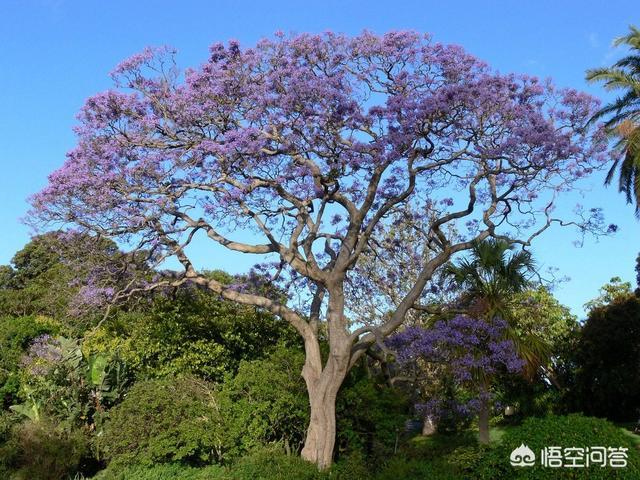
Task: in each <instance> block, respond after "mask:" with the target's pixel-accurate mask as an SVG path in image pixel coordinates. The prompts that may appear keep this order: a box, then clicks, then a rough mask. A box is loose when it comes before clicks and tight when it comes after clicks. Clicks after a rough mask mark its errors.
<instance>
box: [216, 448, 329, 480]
mask: <svg viewBox="0 0 640 480" xmlns="http://www.w3.org/2000/svg"><path fill="white" fill-rule="evenodd" d="M227 478H228V479H229V480H290V479H294V478H295V479H296V480H323V479H326V478H327V477H326V474H324V473H322V472H319V471H318V469H317V467H316V466H315V465H314V464H312V463H309V462H306V461H305V460H303V459H302V458H300V457H299V456H297V455H286V454H285V453H283V452H282V450H280V449H277V448H262V449H257V450H255V451H253V452H251V453H250V454H249V455H247V456H245V457H242V458H241V459H240V460H238V462H236V463H235V464H234V465H233V466H232V467H231V469H230V472H229V474H228V476H227Z"/></svg>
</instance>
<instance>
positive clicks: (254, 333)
mask: <svg viewBox="0 0 640 480" xmlns="http://www.w3.org/2000/svg"><path fill="white" fill-rule="evenodd" d="M211 275H216V276H217V277H220V276H222V275H223V274H222V273H220V272H216V273H211ZM280 341H284V342H286V343H290V344H291V343H294V342H297V337H296V334H295V332H294V331H293V329H292V328H291V327H290V326H289V324H288V323H286V322H284V321H280V320H278V319H276V318H274V317H273V316H272V315H270V314H268V313H265V312H263V311H259V310H257V309H255V308H253V307H246V306H242V305H238V304H234V303H232V302H229V301H222V300H220V299H219V298H218V297H217V296H215V295H213V294H211V293H210V292H208V291H205V290H203V289H200V288H196V287H183V288H180V289H178V290H175V291H172V292H162V293H158V294H156V295H155V296H154V297H153V298H152V301H151V302H150V304H149V305H146V308H145V309H144V311H139V310H136V311H130V312H120V313H119V315H118V316H116V317H115V318H113V319H111V320H110V321H109V322H106V323H105V324H104V325H103V326H102V327H101V328H99V329H98V330H97V331H94V332H91V333H90V334H89V335H87V338H86V339H85V341H84V346H83V349H84V350H85V352H86V353H108V352H113V351H118V352H119V354H120V356H121V357H122V358H123V360H125V361H126V363H127V365H128V366H129V367H130V368H131V369H132V370H134V371H136V372H137V373H138V375H139V376H141V377H145V378H149V377H155V378H159V377H163V376H167V375H182V374H190V375H194V376H197V377H200V378H203V379H206V380H209V381H215V382H218V381H222V380H223V378H224V376H225V375H227V374H229V373H231V374H235V372H236V371H237V369H238V366H239V365H240V362H241V361H243V360H247V361H249V360H255V359H259V358H262V357H264V356H265V355H266V354H268V353H269V352H270V351H271V350H272V348H273V346H274V345H276V344H277V343H278V342H280Z"/></svg>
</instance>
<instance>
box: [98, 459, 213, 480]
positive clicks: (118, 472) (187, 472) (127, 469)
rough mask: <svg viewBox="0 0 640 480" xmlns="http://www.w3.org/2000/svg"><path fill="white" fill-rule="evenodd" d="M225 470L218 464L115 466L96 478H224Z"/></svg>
mask: <svg viewBox="0 0 640 480" xmlns="http://www.w3.org/2000/svg"><path fill="white" fill-rule="evenodd" d="M223 478H224V470H223V469H222V467H219V466H217V465H211V466H208V467H203V468H195V467H188V466H185V465H180V464H170V463H169V464H160V465H154V466H141V465H130V466H124V467H123V466H115V467H109V468H107V469H106V470H103V471H102V472H100V473H99V474H98V475H96V476H95V477H93V479H94V480H217V479H220V480H223Z"/></svg>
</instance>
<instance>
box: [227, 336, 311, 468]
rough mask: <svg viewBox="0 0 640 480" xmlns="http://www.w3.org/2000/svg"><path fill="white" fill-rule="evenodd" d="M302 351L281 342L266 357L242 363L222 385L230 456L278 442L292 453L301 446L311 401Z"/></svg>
mask: <svg viewBox="0 0 640 480" xmlns="http://www.w3.org/2000/svg"><path fill="white" fill-rule="evenodd" d="M303 363H304V354H303V353H302V352H301V351H299V350H294V349H290V348H286V347H283V346H279V347H278V348H276V350H275V351H274V352H273V353H272V354H271V355H270V356H269V357H268V358H265V359H262V360H253V361H251V362H247V361H243V362H241V364H240V368H239V369H238V374H237V375H236V376H235V377H227V378H226V380H225V382H224V384H223V385H222V389H221V397H222V405H223V407H222V408H223V416H224V418H226V419H228V431H227V434H228V438H229V440H230V442H232V444H233V445H234V447H233V452H232V453H233V455H234V456H240V455H242V454H244V453H246V452H248V451H250V450H252V449H254V448H258V447H262V446H265V445H267V444H272V443H280V444H282V445H284V446H285V448H286V449H287V450H288V451H289V452H290V453H297V452H299V451H300V450H301V449H302V446H303V443H304V437H305V432H306V429H307V425H308V423H309V400H308V397H307V392H306V387H305V384H304V380H303V379H302V376H301V371H302V365H303Z"/></svg>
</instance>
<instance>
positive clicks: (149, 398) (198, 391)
mask: <svg viewBox="0 0 640 480" xmlns="http://www.w3.org/2000/svg"><path fill="white" fill-rule="evenodd" d="M99 444H100V447H101V451H102V452H103V455H104V456H105V458H106V459H107V460H110V461H112V462H115V463H116V464H124V463H127V464H140V465H145V466H150V465H153V464H159V463H176V462H179V463H184V464H189V465H201V464H207V463H212V462H214V461H216V460H219V459H220V458H221V457H222V455H223V433H222V429H221V426H220V418H219V414H218V410H217V403H216V399H215V395H214V392H213V390H212V387H211V385H209V384H207V383H206V382H205V381H203V380H199V379H196V378H193V377H183V378H165V379H159V380H148V381H141V382H138V383H136V385H135V386H134V387H133V388H132V389H131V390H130V391H129V393H128V394H127V396H126V398H125V399H124V400H123V401H122V403H120V404H119V405H118V406H116V407H114V408H113V409H111V411H110V412H109V419H108V420H107V421H106V422H105V426H104V433H103V435H102V436H100V437H99Z"/></svg>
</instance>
